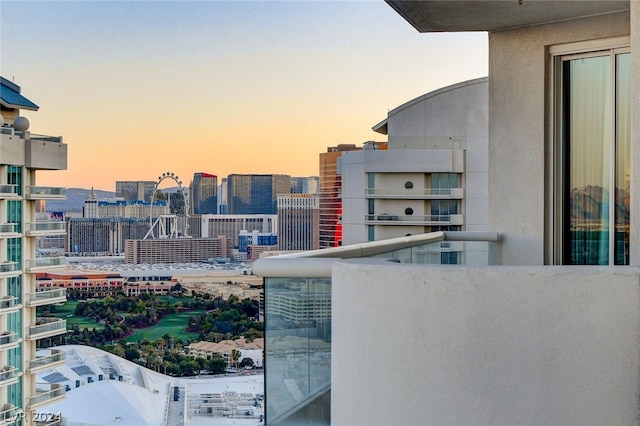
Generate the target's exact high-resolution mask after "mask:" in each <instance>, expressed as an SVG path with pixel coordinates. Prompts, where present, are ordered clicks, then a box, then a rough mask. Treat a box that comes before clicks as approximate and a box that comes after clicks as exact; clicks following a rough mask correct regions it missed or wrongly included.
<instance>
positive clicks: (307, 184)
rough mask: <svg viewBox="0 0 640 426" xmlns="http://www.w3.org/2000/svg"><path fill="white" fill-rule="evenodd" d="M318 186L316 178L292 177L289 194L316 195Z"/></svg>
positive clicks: (318, 180)
mask: <svg viewBox="0 0 640 426" xmlns="http://www.w3.org/2000/svg"><path fill="white" fill-rule="evenodd" d="M319 185H320V178H319V177H318V176H308V177H292V178H291V193H292V194H317V193H318V190H319Z"/></svg>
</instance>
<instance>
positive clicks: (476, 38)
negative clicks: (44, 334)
mask: <svg viewBox="0 0 640 426" xmlns="http://www.w3.org/2000/svg"><path fill="white" fill-rule="evenodd" d="M0 28H1V34H0V36H1V38H0V51H1V52H0V72H1V74H2V76H3V77H5V78H7V79H9V80H13V81H14V82H15V83H16V84H18V85H20V86H21V87H22V94H23V95H25V96H26V97H27V98H29V99H30V100H32V101H33V102H35V103H36V104H38V105H39V106H40V110H39V111H37V112H32V111H24V112H23V115H24V116H26V117H27V118H28V119H29V121H30V122H31V128H30V130H31V132H32V133H39V134H48V135H56V136H58V135H60V136H63V137H64V142H65V143H67V144H68V150H69V160H68V170H67V171H56V172H39V174H38V182H39V184H42V185H51V186H63V187H70V188H71V187H83V188H89V187H95V188H96V189H103V190H109V191H113V190H115V181H116V180H156V179H157V177H158V176H159V175H161V174H162V173H163V172H174V173H175V174H177V175H178V176H180V178H181V180H182V181H183V185H184V186H188V184H189V181H190V179H191V178H192V176H193V173H194V172H207V173H212V174H215V175H217V176H218V178H219V179H221V178H222V177H226V176H227V175H229V174H231V173H283V174H290V175H292V176H311V175H317V174H318V155H319V154H320V153H321V152H325V151H326V148H327V147H328V146H335V145H338V144H340V143H354V144H357V145H359V146H360V145H362V143H363V142H365V141H367V140H376V141H386V137H385V136H383V135H380V134H378V133H375V132H373V131H372V130H371V127H372V126H373V125H375V124H377V123H378V122H380V121H381V120H383V119H385V118H386V114H387V112H388V111H389V110H390V109H393V108H395V107H397V106H399V105H401V104H403V103H405V102H407V101H409V100H411V99H413V98H415V97H418V96H420V95H422V94H424V93H427V92H430V91H432V90H435V89H437V88H440V87H442V86H446V85H449V84H453V83H457V82H460V81H464V80H468V79H471V78H476V77H482V76H486V75H487V72H488V71H487V70H488V57H487V55H488V52H487V35H486V33H458V34H420V33H418V32H417V31H416V30H415V29H414V28H413V27H411V25H409V24H408V23H407V22H406V21H404V20H403V19H402V18H401V17H400V16H399V15H398V14H397V13H396V12H395V11H393V9H392V8H391V7H389V6H388V5H387V4H386V3H385V2H384V1H382V0H376V1H357V2H356V1H352V2H337V1H322V2H321V1H299V2H294V1H277V2H276V1H268V2H256V1H234V2H223V1H169V2H159V1H123V2H112V1H108V2H107V1H69V2H61V1H46V2H31V1H15V2H13V1H6V0H2V1H1V2H0ZM163 186H164V185H163Z"/></svg>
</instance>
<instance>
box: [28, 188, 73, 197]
mask: <svg viewBox="0 0 640 426" xmlns="http://www.w3.org/2000/svg"><path fill="white" fill-rule="evenodd" d="M25 192H26V193H25V197H26V198H27V200H63V199H65V198H67V189H66V188H59V187H52V186H27V187H26V188H25Z"/></svg>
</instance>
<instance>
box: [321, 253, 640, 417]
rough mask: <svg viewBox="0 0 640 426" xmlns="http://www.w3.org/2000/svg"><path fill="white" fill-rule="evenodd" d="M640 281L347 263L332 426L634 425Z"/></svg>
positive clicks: (338, 310) (335, 304)
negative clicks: (639, 282)
mask: <svg viewBox="0 0 640 426" xmlns="http://www.w3.org/2000/svg"><path fill="white" fill-rule="evenodd" d="M639 274H640V269H639V268H633V267H629V268H617V267H570V266H569V267H568V266H526V267H478V268H470V267H449V266H444V265H441V266H435V267H421V266H417V265H401V264H394V263H391V262H385V261H378V262H375V263H374V261H372V260H369V261H366V263H365V264H364V265H363V264H362V263H361V262H359V261H355V260H354V261H338V262H336V263H335V264H334V266H333V273H332V316H333V318H332V323H333V327H332V371H331V381H332V383H331V400H332V403H331V424H332V425H337V426H339V425H344V426H358V425H367V426H376V425H381V426H388V425H399V426H404V425H411V426H414V425H455V426H458V425H476V426H481V425H491V426H494V425H521V426H522V425H535V426H539V425H632V424H638V418H640V410H639V407H638V389H639V388H640V374H639V371H640V338H639V337H638V336H640V305H639V304H638V300H640V288H639V284H638V276H639Z"/></svg>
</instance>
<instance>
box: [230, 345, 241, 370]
mask: <svg viewBox="0 0 640 426" xmlns="http://www.w3.org/2000/svg"><path fill="white" fill-rule="evenodd" d="M240 355H241V353H240V351H239V350H237V349H233V350H232V351H231V360H232V361H233V365H234V366H235V367H236V368H238V360H239V359H240Z"/></svg>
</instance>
